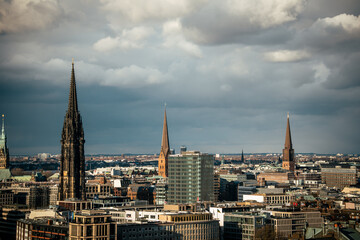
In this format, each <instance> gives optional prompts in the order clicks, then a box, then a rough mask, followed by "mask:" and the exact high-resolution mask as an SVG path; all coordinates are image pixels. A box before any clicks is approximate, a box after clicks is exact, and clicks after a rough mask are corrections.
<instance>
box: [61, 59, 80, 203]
mask: <svg viewBox="0 0 360 240" xmlns="http://www.w3.org/2000/svg"><path fill="white" fill-rule="evenodd" d="M84 143H85V139H84V129H83V127H82V120H81V116H80V112H79V110H78V103H77V95H76V82H75V70H74V59H73V60H72V68H71V80H70V91H69V105H68V109H67V112H66V114H65V118H64V125H63V130H62V135H61V158H60V183H59V192H58V200H61V201H62V200H65V199H68V198H77V199H82V200H85V199H86V194H85V154H84Z"/></svg>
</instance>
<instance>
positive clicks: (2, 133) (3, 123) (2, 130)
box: [1, 114, 6, 139]
mask: <svg viewBox="0 0 360 240" xmlns="http://www.w3.org/2000/svg"><path fill="white" fill-rule="evenodd" d="M1 138H2V139H6V134H5V115H4V114H3V115H2V128H1Z"/></svg>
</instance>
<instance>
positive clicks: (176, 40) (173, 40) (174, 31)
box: [162, 19, 202, 58]
mask: <svg viewBox="0 0 360 240" xmlns="http://www.w3.org/2000/svg"><path fill="white" fill-rule="evenodd" d="M162 35H163V37H164V43H163V45H164V46H165V47H167V48H172V47H177V48H179V49H181V50H183V51H185V52H186V53H188V54H190V55H192V56H194V57H198V58H201V57H202V52H201V50H200V48H199V47H198V46H197V45H195V44H194V43H192V42H189V41H187V40H186V39H185V38H184V36H183V30H182V25H181V22H180V20H179V19H177V20H172V21H168V22H166V23H164V24H163V32H162Z"/></svg>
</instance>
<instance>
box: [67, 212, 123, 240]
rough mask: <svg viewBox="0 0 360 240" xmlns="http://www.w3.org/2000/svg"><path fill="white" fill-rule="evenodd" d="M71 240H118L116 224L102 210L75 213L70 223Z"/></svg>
mask: <svg viewBox="0 0 360 240" xmlns="http://www.w3.org/2000/svg"><path fill="white" fill-rule="evenodd" d="M69 239H70V240H79V239H88V240H90V239H94V240H95V239H102V240H116V239H117V236H116V224H115V223H114V222H112V221H111V215H110V214H107V213H105V211H102V210H83V211H81V212H76V213H74V218H73V219H72V221H71V222H70V223H69Z"/></svg>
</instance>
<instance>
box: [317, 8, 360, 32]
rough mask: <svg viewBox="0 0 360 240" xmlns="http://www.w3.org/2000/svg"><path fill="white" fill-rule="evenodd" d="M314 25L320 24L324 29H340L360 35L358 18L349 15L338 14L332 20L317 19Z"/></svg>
mask: <svg viewBox="0 0 360 240" xmlns="http://www.w3.org/2000/svg"><path fill="white" fill-rule="evenodd" d="M316 24H321V25H323V26H324V27H335V28H342V29H344V31H346V32H347V33H350V34H359V33H360V16H357V17H356V16H354V15H350V14H345V13H344V14H340V15H337V16H335V17H332V18H323V19H319V20H318V21H317V23H316Z"/></svg>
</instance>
